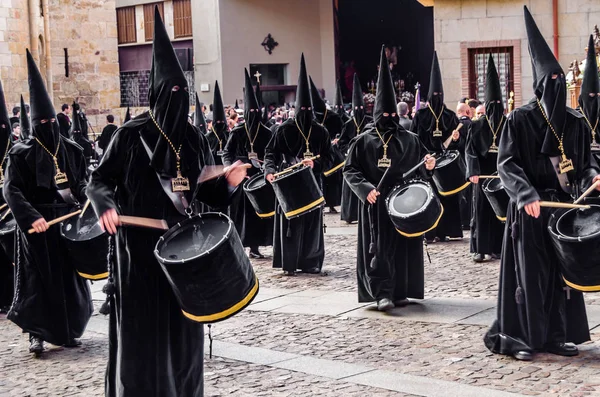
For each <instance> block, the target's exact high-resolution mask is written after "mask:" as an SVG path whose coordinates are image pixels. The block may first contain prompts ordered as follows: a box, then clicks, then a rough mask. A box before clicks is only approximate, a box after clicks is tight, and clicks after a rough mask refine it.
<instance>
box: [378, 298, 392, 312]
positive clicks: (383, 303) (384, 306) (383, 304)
mask: <svg viewBox="0 0 600 397" xmlns="http://www.w3.org/2000/svg"><path fill="white" fill-rule="evenodd" d="M394 307H395V306H394V302H392V301H391V300H390V299H388V298H383V299H379V300H378V301H377V310H379V311H380V312H385V311H388V310H390V309H393V308H394Z"/></svg>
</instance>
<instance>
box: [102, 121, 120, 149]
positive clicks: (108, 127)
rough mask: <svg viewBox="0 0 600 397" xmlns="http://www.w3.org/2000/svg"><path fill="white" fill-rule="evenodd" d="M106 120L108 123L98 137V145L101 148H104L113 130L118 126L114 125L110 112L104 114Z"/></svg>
mask: <svg viewBox="0 0 600 397" xmlns="http://www.w3.org/2000/svg"><path fill="white" fill-rule="evenodd" d="M106 122H107V123H108V124H107V125H106V127H104V129H103V130H102V133H101V134H100V138H98V147H99V148H100V149H102V150H106V148H107V147H108V144H109V143H110V140H111V139H112V137H113V135H114V133H115V131H116V130H117V128H119V127H117V126H116V125H115V116H113V115H112V114H109V115H108V116H106Z"/></svg>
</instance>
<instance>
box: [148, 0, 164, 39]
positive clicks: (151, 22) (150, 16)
mask: <svg viewBox="0 0 600 397" xmlns="http://www.w3.org/2000/svg"><path fill="white" fill-rule="evenodd" d="M156 6H158V12H159V13H160V17H161V18H162V19H163V21H164V20H165V7H164V4H163V3H162V2H161V3H152V4H144V31H145V36H146V41H152V36H154V7H156Z"/></svg>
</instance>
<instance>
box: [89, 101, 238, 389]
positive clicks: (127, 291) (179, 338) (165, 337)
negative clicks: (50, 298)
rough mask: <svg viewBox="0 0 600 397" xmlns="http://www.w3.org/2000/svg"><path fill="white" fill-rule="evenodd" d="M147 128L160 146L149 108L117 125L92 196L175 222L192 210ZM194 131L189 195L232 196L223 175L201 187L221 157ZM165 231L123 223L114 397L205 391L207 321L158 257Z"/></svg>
mask: <svg viewBox="0 0 600 397" xmlns="http://www.w3.org/2000/svg"><path fill="white" fill-rule="evenodd" d="M190 128H191V126H190ZM190 131H191V130H190ZM194 131H196V132H197V130H195V129H194ZM140 132H141V133H142V134H143V137H144V140H145V141H146V143H147V144H148V146H149V147H154V146H155V144H156V141H157V140H158V139H159V132H158V131H157V130H156V128H155V127H154V126H153V125H152V124H151V122H149V117H148V113H144V114H142V115H140V116H138V117H137V118H136V119H135V120H132V121H131V122H130V123H127V124H126V126H125V127H121V128H120V129H119V130H117V132H115V134H114V136H113V139H112V140H111V143H110V144H109V146H108V149H107V150H106V153H105V154H104V156H103V158H102V161H101V162H100V165H99V166H98V168H96V170H95V171H94V172H93V173H92V177H91V180H90V184H89V186H88V196H89V197H90V199H91V201H92V205H93V207H94V209H95V210H96V213H97V214H103V213H104V212H106V211H107V210H108V209H111V208H114V209H116V210H117V212H118V213H120V214H124V215H125V214H126V215H133V216H141V217H149V218H157V219H165V220H167V222H168V224H169V225H170V226H171V225H174V224H175V223H177V222H179V221H181V220H183V219H185V216H182V215H181V214H180V213H179V212H177V210H176V209H175V206H174V205H173V203H172V202H171V201H170V200H169V198H168V197H167V196H166V194H165V193H164V192H163V190H162V188H161V185H160V184H159V181H158V178H157V175H156V172H155V171H154V169H153V168H152V167H150V159H149V157H148V155H147V153H146V151H145V149H144V147H143V146H142V143H141V140H140ZM194 135H195V138H194V136H193V135H191V134H190V137H189V138H188V142H185V143H184V145H183V147H182V154H181V158H182V173H183V175H184V176H186V177H188V178H189V180H190V187H191V190H190V191H189V192H187V193H186V197H187V198H188V202H192V201H193V199H192V197H193V195H195V197H197V198H198V199H200V200H202V201H204V202H206V204H208V205H211V206H218V205H219V204H220V202H223V201H226V200H227V198H228V189H227V183H226V182H225V181H224V179H223V178H219V179H217V180H213V181H209V182H205V183H203V184H201V185H199V186H197V183H196V181H197V178H198V176H199V174H200V171H201V169H202V167H204V166H205V165H212V164H213V163H214V161H213V158H212V154H211V153H210V148H209V146H208V143H207V142H206V139H204V137H202V136H200V135H199V134H196V133H195V134H194ZM163 234H164V231H160V230H153V229H140V228H127V227H121V228H119V230H118V233H117V236H116V258H117V260H116V264H115V266H114V268H113V278H114V283H115V287H116V293H115V295H114V296H113V297H112V299H111V302H110V306H111V312H110V318H109V360H108V367H107V370H106V392H105V395H106V396H107V397H181V396H189V397H201V396H203V388H204V386H203V376H204V375H203V360H204V332H203V326H202V325H201V324H199V323H196V322H193V321H191V320H188V319H187V318H185V317H184V316H183V314H182V312H181V308H180V307H179V304H178V303H177V300H176V298H175V295H174V293H173V290H172V289H171V286H170V284H169V283H168V281H167V278H166V276H165V274H164V273H163V271H162V269H161V268H160V265H159V263H158V262H157V260H156V258H155V257H154V253H153V251H154V247H155V246H156V243H157V241H158V239H159V238H160V237H161V235H163Z"/></svg>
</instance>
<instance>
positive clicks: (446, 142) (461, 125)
mask: <svg viewBox="0 0 600 397" xmlns="http://www.w3.org/2000/svg"><path fill="white" fill-rule="evenodd" d="M462 127H463V124H462V123H460V124H459V125H458V127H456V129H455V130H454V131H460V129H461V128H462ZM454 131H452V133H454ZM450 142H452V134H450V136H449V137H448V139H446V141H445V142H444V149H447V148H448V146H450Z"/></svg>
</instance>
